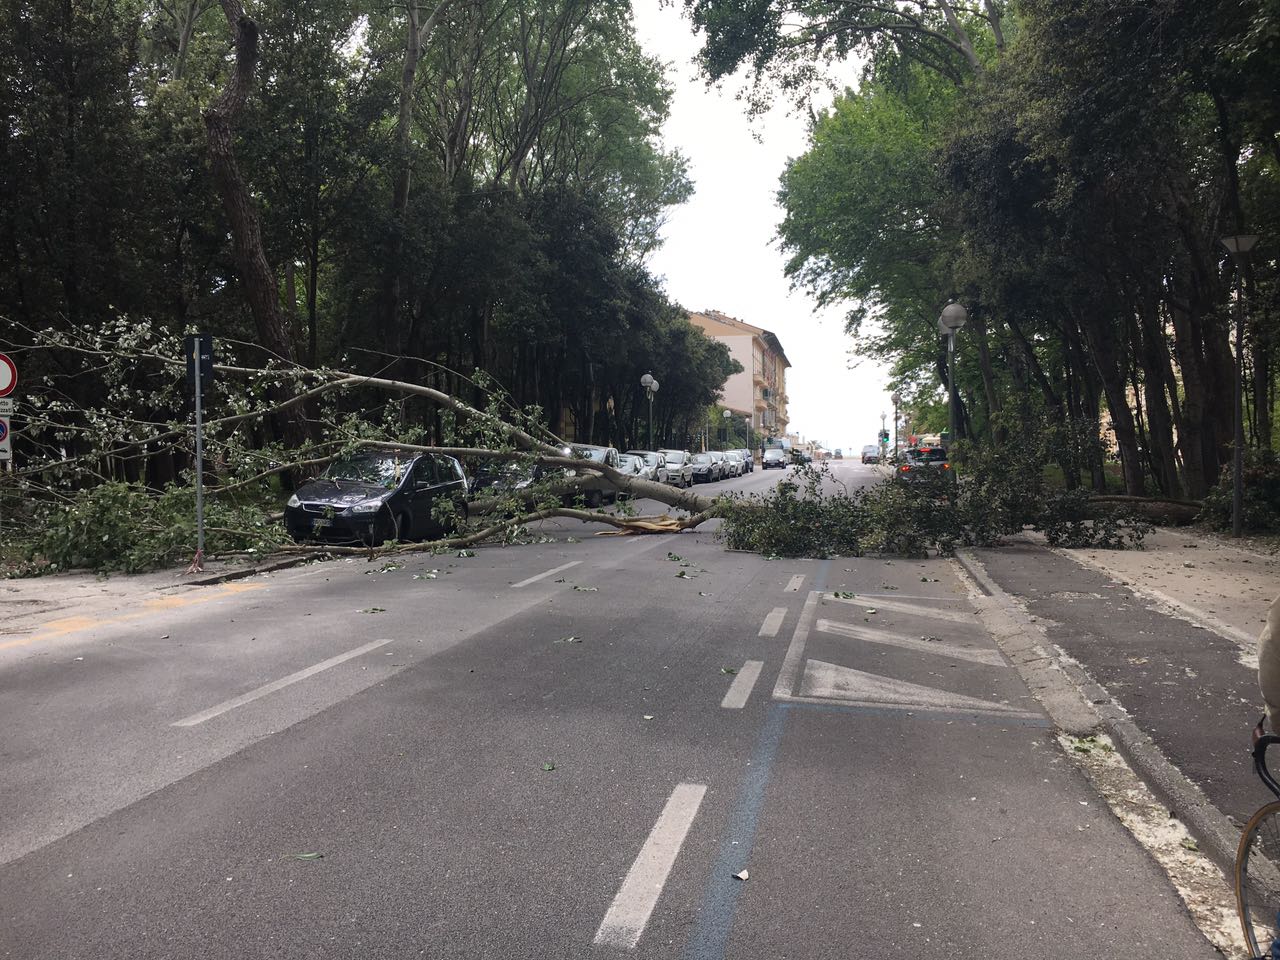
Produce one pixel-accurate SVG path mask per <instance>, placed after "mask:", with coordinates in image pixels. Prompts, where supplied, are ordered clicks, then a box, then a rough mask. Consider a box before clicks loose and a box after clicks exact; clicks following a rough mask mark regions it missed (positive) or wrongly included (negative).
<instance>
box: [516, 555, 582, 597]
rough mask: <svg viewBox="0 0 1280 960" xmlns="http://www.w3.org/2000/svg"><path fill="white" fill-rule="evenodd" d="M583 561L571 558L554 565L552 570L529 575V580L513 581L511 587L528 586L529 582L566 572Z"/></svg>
mask: <svg viewBox="0 0 1280 960" xmlns="http://www.w3.org/2000/svg"><path fill="white" fill-rule="evenodd" d="M581 562H582V561H581V560H570V561H569V562H568V563H562V564H560V566H558V567H554V568H552V569H551V570H546V571H544V572H543V573H539V574H536V575H534V576H532V577H529V578H528V579H527V580H521V581H520V582H519V583H513V584H512V585H511V589H512V590H519V589H520V588H521V587H527V586H528V585H529V584H531V583H537V582H538V581H539V580H545V579H547V577H554V576H555V575H556V574H557V573H564V572H565V571H566V570H568V569H569V568H570V567H576V566H577V565H578V564H580V563H581Z"/></svg>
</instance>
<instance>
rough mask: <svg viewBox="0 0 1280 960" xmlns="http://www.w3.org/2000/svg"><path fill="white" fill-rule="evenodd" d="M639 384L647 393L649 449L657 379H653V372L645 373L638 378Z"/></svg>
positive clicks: (651, 441) (651, 439) (651, 438)
mask: <svg viewBox="0 0 1280 960" xmlns="http://www.w3.org/2000/svg"><path fill="white" fill-rule="evenodd" d="M640 386H642V387H644V392H645V393H647V394H648V395H649V449H650V450H652V449H653V395H654V394H655V393H657V392H658V381H657V380H655V379H653V374H651V373H646V374H645V375H644V376H643V377H641V378H640Z"/></svg>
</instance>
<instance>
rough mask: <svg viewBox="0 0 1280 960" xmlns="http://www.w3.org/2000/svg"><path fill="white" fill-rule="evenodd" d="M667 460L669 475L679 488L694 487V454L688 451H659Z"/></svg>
mask: <svg viewBox="0 0 1280 960" xmlns="http://www.w3.org/2000/svg"><path fill="white" fill-rule="evenodd" d="M658 452H659V453H660V454H662V455H663V456H664V457H666V458H667V475H668V476H669V477H670V478H671V483H672V484H673V485H675V486H677V487H692V486H693V454H691V453H690V452H689V451H688V450H659V451H658Z"/></svg>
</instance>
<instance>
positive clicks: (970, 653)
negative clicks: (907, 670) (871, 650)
mask: <svg viewBox="0 0 1280 960" xmlns="http://www.w3.org/2000/svg"><path fill="white" fill-rule="evenodd" d="M814 629H815V630H817V631H818V632H819V633H827V634H831V635H833V636H837V637H846V638H848V639H850V640H861V641H863V642H865V643H880V644H884V645H885V646H889V647H900V648H902V649H903V650H915V651H917V652H919V653H930V654H934V655H935V656H939V657H952V658H953V659H956V660H968V661H969V662H970V663H984V664H986V665H987V666H991V667H1003V666H1006V664H1005V661H1004V657H1002V656H1001V655H1000V651H999V650H984V649H978V650H975V649H973V648H972V647H958V646H956V645H955V644H953V643H946V642H945V641H941V640H917V639H915V638H914V637H901V636H898V635H897V634H896V633H890V632H889V631H888V630H876V629H874V628H872V627H853V626H850V625H849V624H847V623H837V622H835V621H833V620H819V621H818V623H817V625H816V626H815V627H814Z"/></svg>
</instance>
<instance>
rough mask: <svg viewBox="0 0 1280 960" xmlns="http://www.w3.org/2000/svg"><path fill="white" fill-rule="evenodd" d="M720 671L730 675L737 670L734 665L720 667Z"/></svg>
mask: <svg viewBox="0 0 1280 960" xmlns="http://www.w3.org/2000/svg"><path fill="white" fill-rule="evenodd" d="M720 672H721V673H727V674H729V675H730V676H733V675H734V674H735V673H737V672H738V670H737V668H736V667H721V668H720Z"/></svg>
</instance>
